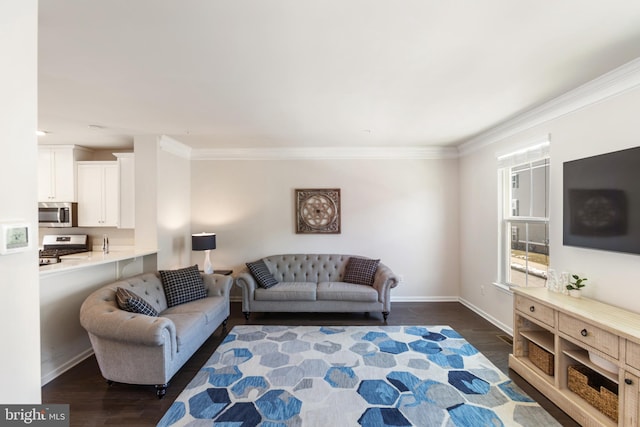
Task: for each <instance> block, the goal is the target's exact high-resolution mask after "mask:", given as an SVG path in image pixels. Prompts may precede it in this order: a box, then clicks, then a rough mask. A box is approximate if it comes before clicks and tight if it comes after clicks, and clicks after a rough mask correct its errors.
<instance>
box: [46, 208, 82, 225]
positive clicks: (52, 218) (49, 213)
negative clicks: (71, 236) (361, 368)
mask: <svg viewBox="0 0 640 427" xmlns="http://www.w3.org/2000/svg"><path fill="white" fill-rule="evenodd" d="M38 226H40V227H77V226H78V204H77V203H74V202H40V203H38Z"/></svg>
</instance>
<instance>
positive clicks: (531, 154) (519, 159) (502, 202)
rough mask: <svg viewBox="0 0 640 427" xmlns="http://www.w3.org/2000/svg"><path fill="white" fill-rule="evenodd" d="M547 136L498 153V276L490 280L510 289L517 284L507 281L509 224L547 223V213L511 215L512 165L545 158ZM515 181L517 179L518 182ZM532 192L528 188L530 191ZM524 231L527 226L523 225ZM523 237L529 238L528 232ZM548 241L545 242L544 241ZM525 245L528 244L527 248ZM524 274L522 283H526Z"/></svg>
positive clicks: (509, 244)
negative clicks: (544, 215) (520, 147)
mask: <svg viewBox="0 0 640 427" xmlns="http://www.w3.org/2000/svg"><path fill="white" fill-rule="evenodd" d="M549 148H550V140H549V138H548V137H546V138H544V139H542V140H539V141H537V142H535V143H530V144H528V145H527V146H525V147H524V148H522V149H519V150H517V151H514V152H511V153H508V154H504V155H501V156H498V185H499V188H498V203H499V206H498V213H499V214H498V216H499V218H498V239H499V241H498V279H497V281H496V282H495V283H494V284H495V285H496V286H498V287H499V288H501V289H503V290H507V291H510V290H511V288H512V287H519V285H516V284H513V283H510V282H509V280H508V277H510V274H509V273H510V269H511V239H512V226H513V224H546V225H547V228H548V226H549V217H548V216H547V217H528V216H514V215H513V213H514V212H513V205H512V199H511V191H512V189H513V187H514V181H513V179H512V172H511V171H512V168H515V167H517V166H522V165H524V164H527V163H528V164H532V163H534V162H537V161H540V160H544V159H549V158H550V155H549ZM518 185H519V183H518ZM530 193H532V192H530ZM546 196H547V203H549V194H548V193H547V195H546ZM525 230H526V231H525V232H526V233H528V227H525ZM525 241H529V238H528V235H526V236H525ZM547 244H548V242H547ZM527 249H528V248H527ZM528 276H529V275H528V274H527V278H526V283H527V285H528V278H529V277H528Z"/></svg>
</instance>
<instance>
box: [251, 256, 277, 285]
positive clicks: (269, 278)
mask: <svg viewBox="0 0 640 427" xmlns="http://www.w3.org/2000/svg"><path fill="white" fill-rule="evenodd" d="M246 265H247V267H248V268H249V271H250V272H251V275H252V276H253V278H254V279H256V282H258V286H260V287H261V288H265V289H269V288H270V287H272V286H274V285H277V284H278V281H277V280H276V278H275V277H273V275H272V274H271V272H270V271H269V267H267V264H265V262H264V261H263V260H258V261H255V262H248V263H246Z"/></svg>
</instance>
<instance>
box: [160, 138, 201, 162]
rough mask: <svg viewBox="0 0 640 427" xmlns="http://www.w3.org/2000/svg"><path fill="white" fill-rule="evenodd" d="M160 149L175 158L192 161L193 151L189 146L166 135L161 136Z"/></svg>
mask: <svg viewBox="0 0 640 427" xmlns="http://www.w3.org/2000/svg"><path fill="white" fill-rule="evenodd" d="M159 146H160V149H161V150H162V151H166V152H167V153H171V154H173V155H174V156H178V157H182V158H184V159H190V158H191V154H192V152H193V149H192V148H191V147H189V146H188V145H185V144H183V143H182V142H180V141H176V140H175V139H173V138H171V137H168V136H166V135H162V136H160V144H159Z"/></svg>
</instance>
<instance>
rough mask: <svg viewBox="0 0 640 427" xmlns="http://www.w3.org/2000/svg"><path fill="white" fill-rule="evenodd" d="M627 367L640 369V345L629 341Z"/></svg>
mask: <svg viewBox="0 0 640 427" xmlns="http://www.w3.org/2000/svg"><path fill="white" fill-rule="evenodd" d="M627 365H629V366H632V367H634V368H636V369H640V344H636V343H634V342H633V341H629V340H627Z"/></svg>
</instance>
